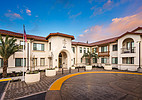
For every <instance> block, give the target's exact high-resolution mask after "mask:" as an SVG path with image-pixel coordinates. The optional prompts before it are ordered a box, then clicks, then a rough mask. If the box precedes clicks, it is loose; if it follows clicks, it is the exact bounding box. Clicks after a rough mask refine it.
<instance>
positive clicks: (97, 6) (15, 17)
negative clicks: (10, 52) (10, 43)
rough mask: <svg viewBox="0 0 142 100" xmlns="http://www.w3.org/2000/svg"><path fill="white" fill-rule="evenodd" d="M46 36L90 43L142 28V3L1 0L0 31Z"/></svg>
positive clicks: (128, 0)
mask: <svg viewBox="0 0 142 100" xmlns="http://www.w3.org/2000/svg"><path fill="white" fill-rule="evenodd" d="M23 24H25V26H26V32H27V34H31V35H38V36H44V37H46V36H47V35H48V34H49V33H52V32H61V33H65V34H70V35H74V36H75V38H76V40H75V41H83V42H86V41H87V40H88V41H89V42H93V41H98V40H102V39H106V38H110V37H115V36H118V35H120V34H123V33H125V32H126V31H131V30H133V29H135V28H137V27H139V26H142V0H2V1H1V4H0V29H5V30H9V31H14V32H23Z"/></svg>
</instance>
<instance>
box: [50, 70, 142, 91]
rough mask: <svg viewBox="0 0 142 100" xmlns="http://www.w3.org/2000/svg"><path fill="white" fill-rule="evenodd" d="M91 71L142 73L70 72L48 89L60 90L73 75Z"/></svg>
mask: <svg viewBox="0 0 142 100" xmlns="http://www.w3.org/2000/svg"><path fill="white" fill-rule="evenodd" d="M89 73H110V74H113V73H118V74H132V75H142V73H133V72H111V71H92V72H81V73H75V74H70V75H66V76H63V77H61V78H59V79H57V80H56V81H55V82H54V83H53V84H51V86H50V87H49V89H48V90H60V89H61V86H62V84H63V83H64V81H66V80H67V79H69V78H71V77H73V76H77V75H82V74H89Z"/></svg>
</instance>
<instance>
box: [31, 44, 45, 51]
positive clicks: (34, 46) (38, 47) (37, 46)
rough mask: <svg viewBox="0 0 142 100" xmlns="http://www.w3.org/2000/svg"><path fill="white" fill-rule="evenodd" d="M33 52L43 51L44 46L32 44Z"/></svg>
mask: <svg viewBox="0 0 142 100" xmlns="http://www.w3.org/2000/svg"><path fill="white" fill-rule="evenodd" d="M33 50H39V51H44V44H38V43H34V44H33Z"/></svg>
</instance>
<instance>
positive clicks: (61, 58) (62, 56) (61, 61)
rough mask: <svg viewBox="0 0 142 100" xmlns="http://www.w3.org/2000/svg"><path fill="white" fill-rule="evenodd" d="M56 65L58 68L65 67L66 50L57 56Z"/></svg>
mask: <svg viewBox="0 0 142 100" xmlns="http://www.w3.org/2000/svg"><path fill="white" fill-rule="evenodd" d="M58 60H59V61H58V66H59V68H67V66H68V56H67V53H66V52H63V51H62V52H60V53H59V56H58Z"/></svg>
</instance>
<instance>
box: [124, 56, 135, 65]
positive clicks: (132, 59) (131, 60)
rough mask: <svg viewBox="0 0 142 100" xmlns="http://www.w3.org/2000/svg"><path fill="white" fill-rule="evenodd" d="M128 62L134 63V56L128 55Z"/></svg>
mask: <svg viewBox="0 0 142 100" xmlns="http://www.w3.org/2000/svg"><path fill="white" fill-rule="evenodd" d="M126 64H134V57H127V58H126Z"/></svg>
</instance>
